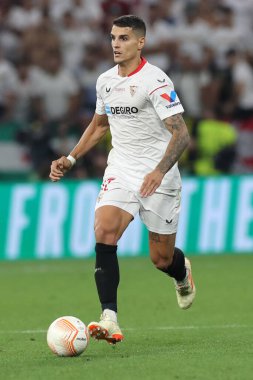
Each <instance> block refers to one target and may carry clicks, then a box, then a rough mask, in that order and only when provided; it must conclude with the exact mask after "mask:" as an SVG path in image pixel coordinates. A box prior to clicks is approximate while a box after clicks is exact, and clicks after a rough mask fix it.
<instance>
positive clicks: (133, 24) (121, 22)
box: [113, 15, 146, 36]
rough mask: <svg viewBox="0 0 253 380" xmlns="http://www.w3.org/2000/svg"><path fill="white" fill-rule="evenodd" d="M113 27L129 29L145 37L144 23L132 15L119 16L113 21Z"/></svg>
mask: <svg viewBox="0 0 253 380" xmlns="http://www.w3.org/2000/svg"><path fill="white" fill-rule="evenodd" d="M113 25H116V26H119V27H120V28H126V27H129V28H132V29H133V30H134V31H137V32H140V33H141V34H142V35H143V36H145V35H146V25H145V22H144V21H143V20H142V19H141V18H140V17H137V16H134V15H125V16H120V17H118V18H116V19H115V20H113Z"/></svg>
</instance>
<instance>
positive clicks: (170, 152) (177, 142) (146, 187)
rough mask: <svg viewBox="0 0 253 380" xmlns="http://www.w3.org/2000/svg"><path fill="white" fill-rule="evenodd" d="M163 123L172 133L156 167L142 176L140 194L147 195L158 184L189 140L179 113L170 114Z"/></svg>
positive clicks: (151, 192)
mask: <svg viewBox="0 0 253 380" xmlns="http://www.w3.org/2000/svg"><path fill="white" fill-rule="evenodd" d="M164 125H165V127H166V128H167V129H168V131H169V132H170V133H171V134H172V137H171V139H170V142H169V144H168V146H167V149H166V152H165V154H164V156H163V158H162V159H161V161H160V162H159V163H158V165H157V167H156V168H155V169H154V170H153V171H152V172H151V173H149V174H147V175H146V176H145V177H144V180H143V183H142V186H141V189H140V195H141V196H142V197H148V196H150V195H152V194H154V192H155V191H156V189H157V188H158V187H159V186H160V184H161V182H162V180H163V177H164V176H165V174H166V173H167V172H168V171H169V170H170V169H171V168H172V167H173V166H174V165H175V163H176V162H177V161H178V160H179V158H180V156H181V155H182V153H183V151H184V150H185V148H186V147H187V145H188V144H189V142H190V136H189V132H188V129H187V126H186V124H185V122H184V119H183V117H182V115H181V114H176V115H173V116H170V117H168V118H166V119H165V120H164Z"/></svg>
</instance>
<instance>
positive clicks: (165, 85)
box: [149, 84, 168, 95]
mask: <svg viewBox="0 0 253 380" xmlns="http://www.w3.org/2000/svg"><path fill="white" fill-rule="evenodd" d="M167 86H168V84H164V85H163V86H160V87H157V88H155V89H154V90H153V91H151V92H150V93H149V95H151V94H153V92H155V91H156V90H159V88H163V87H167Z"/></svg>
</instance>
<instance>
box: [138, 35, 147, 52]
mask: <svg viewBox="0 0 253 380" xmlns="http://www.w3.org/2000/svg"><path fill="white" fill-rule="evenodd" d="M144 44H145V37H140V38H139V41H138V50H142V49H143V47H144Z"/></svg>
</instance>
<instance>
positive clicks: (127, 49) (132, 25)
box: [111, 15, 146, 63]
mask: <svg viewBox="0 0 253 380" xmlns="http://www.w3.org/2000/svg"><path fill="white" fill-rule="evenodd" d="M145 35H146V25H145V23H144V21H143V20H142V19H140V18H139V17H137V16H133V15H126V16H120V17H118V18H116V19H115V20H114V21H113V26H112V30H111V39H112V48H113V56H114V61H115V62H116V63H121V62H126V61H128V60H130V59H132V58H134V57H135V56H140V54H141V50H142V48H143V46H144V42H145Z"/></svg>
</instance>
